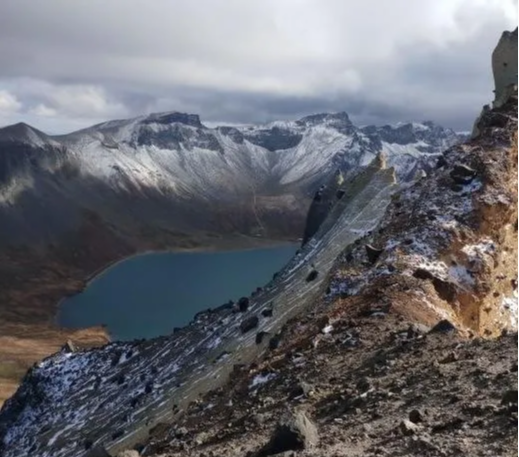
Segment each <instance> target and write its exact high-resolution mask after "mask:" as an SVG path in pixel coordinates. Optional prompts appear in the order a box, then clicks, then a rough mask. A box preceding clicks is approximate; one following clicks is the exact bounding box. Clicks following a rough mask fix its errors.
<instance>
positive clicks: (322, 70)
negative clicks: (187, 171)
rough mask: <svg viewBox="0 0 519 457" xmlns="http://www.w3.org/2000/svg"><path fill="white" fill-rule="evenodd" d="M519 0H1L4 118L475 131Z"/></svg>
mask: <svg viewBox="0 0 519 457" xmlns="http://www.w3.org/2000/svg"><path fill="white" fill-rule="evenodd" d="M516 25H517V0H0V125H7V124H10V123H14V122H19V121H24V122H27V123H30V124H32V125H34V126H36V127H38V128H40V129H43V130H45V131H47V132H49V133H64V132H67V131H71V130H74V129H77V128H81V127H86V126H88V125H90V124H93V123H96V122H101V121H104V120H108V119H114V118H125V117H132V116H137V115H141V114H145V113H150V112H156V111H183V112H190V113H197V114H199V115H200V116H201V118H202V121H211V122H222V123H225V122H229V123H231V122H232V123H250V122H266V121H270V120H274V119H294V118H297V117H301V116H303V115H307V114H311V113H316V112H325V111H346V112H348V113H349V114H350V116H351V117H352V119H353V120H354V121H355V122H356V123H358V124H367V123H376V124H381V123H393V122H398V121H406V120H423V119H432V120H434V121H436V122H438V123H441V124H443V125H445V126H449V127H454V128H456V129H469V128H470V127H471V125H472V122H473V120H474V118H475V117H476V115H477V114H478V112H479V111H480V109H481V106H482V105H483V104H484V103H488V102H489V101H490V100H491V98H492V93H491V92H492V89H493V81H492V73H491V67H490V55H491V52H492V50H493V48H494V47H495V45H496V43H497V41H498V39H499V37H500V35H501V32H502V31H503V30H505V29H509V30H511V29H514V28H515V27H516Z"/></svg>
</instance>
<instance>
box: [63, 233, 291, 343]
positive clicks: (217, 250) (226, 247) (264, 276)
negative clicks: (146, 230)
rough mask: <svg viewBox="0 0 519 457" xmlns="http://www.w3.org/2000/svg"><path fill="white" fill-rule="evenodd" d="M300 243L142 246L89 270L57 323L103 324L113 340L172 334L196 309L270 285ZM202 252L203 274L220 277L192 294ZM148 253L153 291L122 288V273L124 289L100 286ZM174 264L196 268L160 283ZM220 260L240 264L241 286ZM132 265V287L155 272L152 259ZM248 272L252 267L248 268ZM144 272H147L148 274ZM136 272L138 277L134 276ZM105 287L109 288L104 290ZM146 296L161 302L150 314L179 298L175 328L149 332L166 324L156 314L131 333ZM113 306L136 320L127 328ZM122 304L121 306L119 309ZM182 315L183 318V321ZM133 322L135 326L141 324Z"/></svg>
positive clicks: (173, 318) (70, 326) (171, 319)
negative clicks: (228, 276)
mask: <svg viewBox="0 0 519 457" xmlns="http://www.w3.org/2000/svg"><path fill="white" fill-rule="evenodd" d="M226 241H227V240H226ZM244 241H245V242H244ZM299 246H300V243H299V242H293V241H291V240H264V239H246V240H243V239H241V240H239V241H238V242H236V240H232V242H231V243H229V242H224V243H218V244H217V245H213V246H211V247H209V248H196V249H167V250H162V249H148V250H145V251H142V252H139V253H137V254H134V255H129V256H127V257H125V258H123V259H120V260H117V261H114V262H111V263H110V264H109V265H106V266H105V267H103V268H100V269H98V270H97V271H96V272H95V273H93V274H91V275H89V277H88V279H87V281H85V283H84V287H82V288H81V290H79V291H78V292H77V293H75V294H68V295H67V296H66V297H63V298H62V299H61V300H60V301H59V303H58V307H57V312H56V314H55V317H54V325H55V326H56V327H58V328H59V329H61V330H65V331H70V330H76V331H77V330H83V329H88V328H92V327H93V326H97V327H102V328H104V329H105V330H106V332H107V334H108V336H109V338H110V340H111V341H122V340H127V341H128V340H132V339H139V338H145V339H150V338H154V337H157V336H161V335H166V334H169V333H171V332H172V331H173V328H175V327H179V328H182V327H184V326H185V325H189V322H191V318H193V317H194V315H195V314H198V313H201V312H205V311H208V310H210V309H213V308H214V307H215V306H219V305H221V304H222V303H224V302H227V301H228V298H230V297H232V299H233V300H237V299H238V298H239V297H238V296H237V292H236V291H237V290H238V291H239V295H240V296H250V295H251V294H252V293H253V291H254V290H255V289H256V288H257V287H258V286H259V287H260V288H261V287H264V286H265V285H266V284H267V283H268V281H270V279H271V275H274V274H275V273H277V271H278V269H279V268H282V267H283V266H284V263H283V262H285V261H290V259H291V257H292V255H293V254H294V253H295V252H296V250H297V249H298V247H299ZM283 248H287V249H289V250H288V256H287V251H286V250H285V251H283ZM270 251H272V254H269V252H270ZM249 252H250V253H251V255H252V259H251V263H249V261H248V260H246V261H244V259H243V256H241V255H240V254H246V253H249ZM255 252H257V254H256V255H255V254H254V253H255ZM283 252H284V254H283ZM191 254H193V257H192V258H191V259H189V257H191V256H190V255H191ZM197 254H198V255H200V256H201V257H202V259H201V260H200V262H201V264H200V265H201V267H202V270H203V269H204V268H205V276H203V277H206V278H210V279H212V280H213V282H214V281H216V283H214V284H213V285H211V284H208V285H206V287H204V290H205V291H206V292H201V291H199V290H198V291H197V290H196V288H194V291H193V295H192V297H191V296H190V295H188V294H186V291H185V287H184V285H183V284H184V283H186V281H187V284H189V281H193V279H192V278H193V277H195V278H196V274H195V275H194V276H193V271H192V269H193V264H194V263H196V262H197V260H196V255H197ZM219 254H237V256H232V255H231V256H230V257H228V256H225V255H223V256H221V257H217V256H218V255H219ZM258 254H259V258H258ZM168 255H172V256H173V257H172V262H173V263H171V262H170V261H168V260H165V259H166V258H167V256H168ZM175 255H178V256H182V255H188V257H187V258H185V259H178V258H177V259H175V257H174V256H175ZM212 255H214V256H215V257H214V258H212ZM148 256H155V259H152V260H151V268H152V269H151V273H149V274H150V275H151V278H152V279H151V284H153V285H152V286H144V287H149V289H148V290H149V291H150V292H149V293H150V295H146V296H140V298H136V297H137V296H138V294H139V292H140V289H138V290H139V292H136V291H135V289H134V293H132V292H128V293H129V294H130V295H125V294H126V293H127V292H126V288H125V289H121V285H120V284H121V279H120V277H119V279H118V280H116V281H117V282H116V284H119V285H117V286H112V288H113V287H118V288H119V290H124V292H117V293H114V292H109V291H110V290H111V288H110V286H108V289H107V286H106V284H107V283H106V282H105V283H104V284H105V285H102V286H99V285H98V288H97V289H96V288H95V285H96V284H97V281H99V280H100V279H101V278H104V277H105V276H106V275H107V274H110V272H111V271H112V270H114V269H116V268H118V267H119V266H120V265H122V264H124V263H127V262H131V261H135V260H136V259H140V258H144V257H148ZM162 256H164V260H158V259H160V258H161V257H162ZM203 256H207V257H203ZM285 257H286V259H285ZM280 258H281V260H280ZM239 259H241V260H239ZM254 259H256V260H254ZM275 259H278V260H277V261H276V260H275ZM272 261H273V262H274V263H273V267H272V270H270V263H269V262H272ZM280 261H281V263H279V262H280ZM148 262H149V261H148ZM157 262H162V263H163V265H164V267H163V268H162V269H161V270H160V271H157V270H155V273H153V271H154V270H153V268H154V267H153V265H154V264H155V265H156V264H157ZM178 262H181V263H180V264H178ZM183 262H187V263H186V264H184V263H183ZM228 262H230V263H228ZM236 262H238V263H240V262H241V264H240V265H239V266H238V269H237V270H236ZM243 262H245V264H243ZM276 262H277V263H276ZM247 264H249V265H253V267H252V269H251V268H243V266H244V265H247ZM171 265H176V266H174V268H175V270H176V271H179V272H181V271H183V266H184V265H186V268H187V269H189V268H191V270H189V271H191V272H190V273H183V274H184V275H185V278H183V279H181V280H180V283H181V284H182V285H179V284H178V282H177V284H175V280H174V279H172V282H171V283H167V285H166V286H164V285H162V284H161V283H160V282H159V283H157V279H156V278H159V277H160V276H161V272H162V271H167V269H168V267H169V268H171ZM208 265H211V268H212V270H211V271H215V272H216V276H217V277H218V275H220V280H218V279H217V278H213V275H212V274H210V273H209V272H208V271H207V268H209V267H208ZM220 265H222V267H223V271H226V272H227V271H228V269H230V270H231V271H232V270H233V268H234V269H235V270H236V271H235V273H234V274H233V277H234V275H236V276H237V277H241V279H236V284H238V286H237V287H236V286H233V285H232V283H229V279H224V278H225V274H224V273H222V272H221V271H219V268H220ZM242 265H243V266H242ZM130 268H131V269H130V270H128V269H126V273H125V274H126V275H127V274H128V271H129V272H130V275H129V276H128V281H129V290H131V288H132V284H137V283H138V282H141V284H142V283H143V281H140V279H141V278H140V271H142V272H149V271H150V265H149V263H148V264H147V263H144V264H143V265H142V266H141V265H140V264H139V268H137V267H133V268H132V267H130ZM136 268H137V270H136ZM197 268H198V267H197ZM132 270H133V271H132ZM245 272H247V273H245ZM255 272H256V273H255ZM181 274H182V273H180V275H181ZM203 274H204V273H202V275H203ZM226 274H228V273H226ZM255 274H256V275H258V274H259V276H256V279H254V278H255V277H254V275H255ZM115 277H117V276H115ZM143 277H144V275H143ZM112 278H113V276H112ZM131 278H133V280H132V279H131ZM177 281H178V280H177ZM195 281H196V280H194V281H193V282H195ZM233 281H234V279H233ZM123 282H124V280H123ZM144 284H146V282H144ZM245 284H247V287H250V288H244V285H245ZM91 287H94V290H97V292H94V293H95V294H98V295H94V297H96V298H95V300H97V301H94V302H92V297H93V296H92V295H90V296H84V297H81V295H82V294H83V293H84V292H85V291H86V290H87V289H88V288H91ZM141 287H142V286H141ZM164 287H165V288H164ZM179 287H180V289H179ZM161 288H162V289H161ZM101 290H102V291H103V292H100V291H101ZM159 290H162V291H163V292H162V293H159V292H157V291H159ZM223 290H225V292H223ZM107 291H108V292H107ZM172 291H175V293H174V295H173V297H174V298H173V297H172V296H169V295H171V294H172ZM180 291H182V293H180ZM90 293H92V292H90ZM101 293H109V294H111V295H104V297H105V298H104V299H102V298H101V295H99V294H101ZM177 293H179V295H178V297H177ZM156 294H158V295H156ZM208 294H209V295H208ZM211 294H212V295H211ZM204 295H205V298H202V301H201V299H200V297H204ZM168 296H169V298H166V297H168ZM87 297H88V298H87ZM122 297H126V298H124V301H125V302H126V303H127V306H128V308H127V310H128V311H126V309H125V310H121V307H120V306H119V300H120V299H122ZM102 300H106V301H105V305H104V306H101V307H100V306H99V305H98V303H102ZM145 300H151V303H155V306H156V308H155V310H153V307H152V308H151V310H150V311H149V312H150V314H149V315H150V316H155V315H160V314H161V313H163V312H165V311H164V310H166V309H169V308H167V305H166V306H165V305H164V300H170V301H171V303H178V304H179V305H180V308H177V311H176V312H177V313H178V315H179V316H180V317H177V315H176V314H174V315H171V316H169V315H168V316H167V317H165V319H167V321H168V322H172V323H173V324H174V325H173V324H172V327H171V332H169V333H164V332H161V333H160V334H159V333H157V334H150V335H148V332H153V330H150V329H155V328H159V329H160V328H161V324H160V321H159V323H158V324H157V323H155V324H153V323H152V322H151V321H153V319H150V322H148V324H144V323H143V328H145V330H142V332H143V334H142V335H140V334H132V331H129V334H127V332H126V330H127V329H130V328H132V325H134V324H132V322H133V321H134V319H135V317H136V315H138V314H139V312H141V313H142V306H141V305H139V303H143V302H144V301H145ZM175 300H176V301H175ZM71 301H72V302H71ZM220 301H221V303H220ZM89 302H90V303H93V305H91V304H89ZM160 302H163V304H162V305H161V306H159V305H158V304H157V303H160ZM112 303H113V305H112ZM132 303H133V305H132ZM200 304H202V305H203V307H202V308H200V306H199V305H200ZM96 305H98V306H96ZM157 306H159V307H158V308H157ZM67 307H68V309H67ZM79 307H80V308H79ZM118 307H119V308H118ZM186 307H188V308H186ZM74 309H75V311H74ZM96 309H97V311H96ZM109 309H110V310H113V311H112V312H113V313H115V314H118V313H121V312H123V313H126V312H128V314H127V315H126V316H127V319H126V321H127V322H129V323H130V324H129V327H127V328H125V327H124V324H120V323H119V322H117V321H116V320H115V317H114V314H112V312H111V311H106V310H109ZM185 309H196V313H193V316H190V319H188V320H186V321H182V319H183V318H185V311H184V310H185ZM85 310H89V313H88V314H85V313H86V311H85ZM116 310H118V311H116ZM99 313H100V314H99ZM135 313H137V314H135ZM95 316H97V318H99V320H97V321H96V322H89V321H91V320H92V319H96V317H95ZM99 316H105V317H99ZM141 317H142V319H143V322H145V321H148V319H147V318H148V316H141ZM177 319H180V321H179V320H177ZM81 320H83V321H86V323H85V325H82V323H81ZM67 321H68V322H67ZM123 321H124V319H123ZM165 321H166V320H165ZM114 322H115V323H114ZM90 324H92V325H90ZM121 328H123V329H124V330H122V333H121ZM133 328H135V325H134V327H133ZM118 329H119V330H118ZM159 331H160V330H159ZM137 333H138V331H137ZM127 335H129V336H127Z"/></svg>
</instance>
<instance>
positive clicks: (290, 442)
mask: <svg viewBox="0 0 519 457" xmlns="http://www.w3.org/2000/svg"><path fill="white" fill-rule="evenodd" d="M318 442H319V433H318V431H317V427H316V426H315V424H314V423H313V422H312V421H311V420H310V418H309V417H308V416H307V415H306V414H305V413H304V412H297V413H295V414H293V415H292V416H291V417H290V418H288V419H287V420H285V421H282V422H280V423H279V424H278V425H277V427H276V429H275V430H274V433H273V435H272V438H271V439H270V441H269V442H268V443H267V444H266V445H265V446H264V447H263V448H262V449H261V450H260V452H259V454H258V456H260V457H266V456H270V455H276V454H281V453H282V452H286V451H300V450H303V449H309V448H312V447H314V446H316V445H317V444H318Z"/></svg>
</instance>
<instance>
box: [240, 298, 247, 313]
mask: <svg viewBox="0 0 519 457" xmlns="http://www.w3.org/2000/svg"><path fill="white" fill-rule="evenodd" d="M248 308H249V299H248V298H247V297H241V298H240V299H239V300H238V309H239V310H240V311H241V312H242V313H244V312H245V311H247V309H248Z"/></svg>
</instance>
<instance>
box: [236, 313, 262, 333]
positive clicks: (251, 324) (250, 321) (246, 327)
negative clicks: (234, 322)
mask: <svg viewBox="0 0 519 457" xmlns="http://www.w3.org/2000/svg"><path fill="white" fill-rule="evenodd" d="M258 324H259V319H258V316H251V317H248V318H247V319H244V320H243V321H242V322H241V324H240V330H241V332H242V333H247V332H249V331H250V330H252V329H255V328H256V327H257V326H258Z"/></svg>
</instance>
